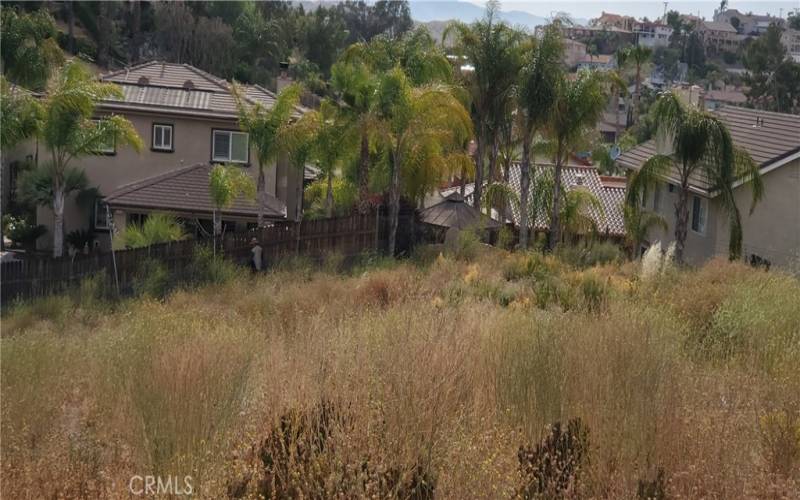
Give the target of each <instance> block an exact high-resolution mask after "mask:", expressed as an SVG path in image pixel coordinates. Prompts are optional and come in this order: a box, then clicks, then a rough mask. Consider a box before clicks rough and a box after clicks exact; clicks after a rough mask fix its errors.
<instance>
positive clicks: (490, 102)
mask: <svg viewBox="0 0 800 500" xmlns="http://www.w3.org/2000/svg"><path fill="white" fill-rule="evenodd" d="M498 11H499V3H498V2H496V1H490V2H489V3H488V4H487V8H486V16H485V17H484V19H482V20H480V21H476V22H474V23H472V24H470V25H467V24H464V23H462V22H457V21H456V22H452V23H451V24H449V25H448V26H447V28H446V29H445V31H444V33H443V34H442V40H448V39H450V37H451V36H452V37H453V39H454V41H455V47H454V49H455V53H456V55H457V56H463V57H466V62H467V63H468V64H469V65H470V66H471V67H472V69H470V70H468V71H466V72H464V73H463V79H464V86H465V87H466V89H467V91H468V92H469V95H470V100H471V106H472V117H473V122H474V128H475V136H476V143H477V144H476V145H477V151H476V154H475V191H474V194H473V198H474V201H473V203H474V206H475V208H476V209H478V210H480V209H481V198H482V192H483V183H484V175H485V174H487V173H488V174H489V175H488V177H489V180H490V181H493V180H494V179H493V178H492V176H493V175H494V174H495V164H496V162H497V156H498V140H497V138H498V135H499V129H500V127H499V124H500V122H501V120H502V119H503V116H502V115H503V113H505V111H506V110H507V102H508V101H507V99H509V98H510V96H511V91H512V89H513V87H514V84H515V83H516V80H517V75H518V71H519V67H520V65H521V50H520V48H521V42H522V40H523V36H522V34H521V33H520V32H518V31H516V30H513V29H511V28H510V27H509V26H508V25H506V24H505V23H503V22H501V21H499V20H498V19H497V13H498ZM487 153H488V156H489V164H488V172H486V170H487V169H485V168H484V166H485V165H484V160H485V157H486V155H487Z"/></svg>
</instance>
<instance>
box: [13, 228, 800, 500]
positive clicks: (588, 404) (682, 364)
mask: <svg viewBox="0 0 800 500" xmlns="http://www.w3.org/2000/svg"><path fill="white" fill-rule="evenodd" d="M609 250H610V249H609V248H608V247H603V246H600V247H598V248H596V249H594V250H593V251H592V252H590V253H588V254H586V253H583V254H581V253H580V252H579V253H575V251H571V250H570V251H568V252H565V253H563V254H562V259H561V260H559V259H556V258H554V257H542V256H541V255H539V254H535V253H531V254H508V253H505V252H503V251H500V250H493V249H486V250H481V249H479V248H477V247H476V246H475V244H474V243H469V244H468V242H467V240H464V241H462V242H461V244H460V246H459V247H458V248H457V249H456V251H455V253H453V254H448V253H447V252H445V255H441V256H438V254H439V251H440V249H438V248H427V249H425V248H423V249H421V250H420V251H419V252H418V254H417V256H416V257H415V258H414V259H413V260H410V261H406V262H396V261H382V260H377V261H375V260H372V261H368V262H364V263H362V264H361V265H359V266H358V267H356V268H349V269H343V268H342V267H341V264H342V261H341V259H337V258H336V257H331V258H329V259H328V261H327V262H326V263H325V265H324V266H323V267H322V268H315V267H313V266H311V265H310V264H308V263H304V262H302V261H297V260H294V261H291V262H287V263H285V264H283V265H282V266H280V267H279V268H278V269H277V270H275V271H274V272H272V273H270V274H269V275H267V276H264V277H260V278H253V277H251V276H249V275H248V276H239V277H236V278H234V279H233V280H232V281H228V282H225V283H220V284H217V285H213V286H209V287H207V288H202V289H199V290H194V291H191V290H187V291H177V292H175V293H174V294H172V295H171V296H168V297H166V298H164V299H157V298H148V297H146V296H145V297H142V298H139V299H134V300H127V301H123V302H118V303H111V302H105V301H103V300H101V299H100V298H99V295H98V290H97V288H96V286H94V285H92V283H91V282H89V283H84V285H83V286H82V287H81V291H80V292H79V293H76V294H74V295H72V296H59V297H53V298H50V299H46V300H41V301H39V302H36V303H32V304H29V305H22V306H19V307H17V308H16V309H15V310H13V311H11V312H9V313H7V314H6V315H5V316H4V317H3V330H2V338H0V342H2V344H1V345H0V347H2V349H0V354H1V355H2V364H1V365H0V366H1V367H2V378H1V379H0V380H1V383H2V394H3V399H2V435H3V447H2V460H1V461H0V463H2V476H3V481H2V482H1V483H0V489H1V490H0V496H2V497H3V498H55V497H59V498H121V497H128V496H129V489H130V488H131V487H133V488H140V487H141V485H140V484H139V483H131V478H132V477H136V475H137V474H153V475H155V476H160V477H167V476H168V477H176V478H179V479H180V484H181V485H184V481H185V482H187V483H188V484H190V485H191V487H192V491H193V494H194V495H195V497H196V498H230V497H236V498H240V497H248V498H256V497H257V495H262V497H267V498H269V497H272V496H275V497H278V498H287V497H292V498H301V497H304V498H330V497H338V498H364V497H372V498H390V497H395V498H397V497H399V498H511V497H515V496H517V495H523V496H524V495H527V496H529V497H532V496H535V495H540V496H541V495H542V494H546V493H548V492H549V493H550V494H551V495H550V497H551V498H554V497H562V495H566V492H570V493H569V495H566V496H567V497H570V498H572V497H577V498H636V497H637V495H638V496H639V498H643V497H642V495H643V494H644V495H646V496H649V497H651V498H697V497H700V496H702V497H705V498H741V497H747V498H797V497H796V493H797V492H798V491H800V477H799V474H800V473H799V472H798V471H799V470H800V467H798V466H799V465H800V463H798V460H800V458H798V457H800V443H798V442H797V438H796V436H797V435H798V433H800V408H798V401H800V351H798V350H797V349H796V348H793V347H792V346H797V345H798V344H800V337H798V335H799V333H798V328H797V326H798V324H800V311H798V309H797V307H796V303H795V299H796V297H797V296H798V295H800V282H798V280H797V279H796V278H793V277H790V276H788V275H783V274H780V273H776V272H770V273H766V272H764V271H761V270H755V269H752V268H749V267H746V266H744V265H741V264H731V263H728V262H723V261H715V262H712V263H709V264H708V265H707V266H705V267H704V268H701V269H698V270H694V271H692V270H684V271H679V270H675V269H672V268H670V267H669V266H667V267H665V268H662V267H661V263H660V258H659V257H657V254H653V255H652V256H650V257H646V258H645V261H646V264H645V265H644V267H643V268H642V269H643V270H644V271H640V268H639V264H638V263H627V264H616V263H613V262H612V263H607V264H605V265H600V266H598V267H586V263H588V262H590V261H591V260H607V259H609V258H613V256H614V253H613V252H609ZM652 257H655V260H654V259H653V258H652ZM587 259H588V260H587ZM569 262H574V263H575V264H569ZM578 264H583V265H578ZM148 279H149V278H148ZM145 289H146V287H145ZM31 395H36V397H31ZM555 450H559V451H558V453H559V455H557V457H559V458H557V459H556V463H555V464H554V465H553V467H552V468H547V469H545V468H544V465H543V464H545V463H547V460H548V459H546V458H545V457H546V453H548V452H549V453H551V454H550V455H549V456H550V457H552V456H553V455H552V453H553V452H554V451H555ZM537 471H538V472H537ZM130 491H133V490H130ZM184 491H185V490H184Z"/></svg>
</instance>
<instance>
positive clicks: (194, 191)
mask: <svg viewBox="0 0 800 500" xmlns="http://www.w3.org/2000/svg"><path fill="white" fill-rule="evenodd" d="M211 168H212V167H211V165H209V164H207V163H199V164H196V165H191V166H189V167H181V168H178V169H175V170H171V171H169V172H166V173H163V174H160V175H156V176H153V177H148V178H146V179H143V180H140V181H136V182H133V183H130V184H126V185H124V186H121V187H120V188H118V189H117V190H115V191H114V192H112V193H110V194H109V195H108V196H106V197H105V199H104V201H105V202H106V203H108V204H109V205H110V206H112V207H119V208H138V209H144V210H158V211H164V212H176V213H180V214H192V215H206V216H210V215H211V214H212V212H213V211H214V209H215V208H214V205H213V204H212V202H211V192H210V190H209V186H208V176H209V174H210V173H211ZM266 208H267V209H266V212H265V213H266V216H267V217H269V218H272V219H284V218H286V205H285V204H284V203H283V202H282V201H280V200H278V199H277V198H275V197H274V196H267V207H266ZM222 213H223V215H227V216H233V217H247V218H251V217H256V216H257V215H258V209H257V205H256V202H255V201H250V200H247V199H243V198H239V199H237V200H236V201H234V202H233V204H232V205H231V207H229V208H226V209H223V210H222Z"/></svg>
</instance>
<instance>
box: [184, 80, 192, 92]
mask: <svg viewBox="0 0 800 500" xmlns="http://www.w3.org/2000/svg"><path fill="white" fill-rule="evenodd" d="M183 89H184V90H193V89H194V82H193V81H191V80H186V81H185V82H183Z"/></svg>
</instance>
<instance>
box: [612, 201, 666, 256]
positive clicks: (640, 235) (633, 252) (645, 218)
mask: <svg viewBox="0 0 800 500" xmlns="http://www.w3.org/2000/svg"><path fill="white" fill-rule="evenodd" d="M623 216H624V218H625V239H626V242H627V243H628V249H629V252H630V256H631V258H633V259H635V258H638V257H639V250H640V247H641V246H642V242H643V241H644V240H645V239H646V238H647V235H648V234H649V233H650V230H651V229H654V228H656V227H660V228H661V229H663V230H664V231H666V230H667V228H668V227H667V221H666V220H664V218H663V217H662V216H660V215H659V214H657V213H655V212H651V211H649V210H642V209H641V207H640V206H639V205H638V204H635V205H629V204H625V206H624V207H623Z"/></svg>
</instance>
